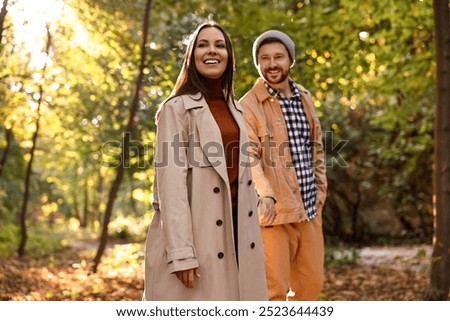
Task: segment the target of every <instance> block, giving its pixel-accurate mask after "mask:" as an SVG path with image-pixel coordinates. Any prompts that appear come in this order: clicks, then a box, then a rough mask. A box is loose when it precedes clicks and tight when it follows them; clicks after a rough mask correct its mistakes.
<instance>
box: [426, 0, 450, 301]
mask: <svg viewBox="0 0 450 321" xmlns="http://www.w3.org/2000/svg"><path fill="white" fill-rule="evenodd" d="M433 6H434V20H435V33H436V65H437V72H436V75H437V109H436V114H435V124H434V125H435V126H434V153H435V154H434V193H435V195H434V239H433V255H432V262H431V276H430V289H429V293H428V299H429V300H448V297H449V287H450V207H449V204H450V17H449V16H450V12H449V9H450V8H449V7H450V5H449V1H448V0H433Z"/></svg>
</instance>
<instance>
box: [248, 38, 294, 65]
mask: <svg viewBox="0 0 450 321" xmlns="http://www.w3.org/2000/svg"><path fill="white" fill-rule="evenodd" d="M269 38H275V39H277V40H279V41H280V42H281V43H282V44H283V45H284V46H285V47H286V49H287V51H288V52H289V57H290V58H291V60H292V64H294V61H295V44H294V42H293V41H292V39H291V38H289V36H288V35H287V34H285V33H283V32H281V31H278V30H268V31H266V32H264V33H262V34H261V35H260V36H259V37H258V38H256V40H255V42H254V43H253V63H254V64H255V66H256V67H258V58H257V55H258V50H259V47H260V46H261V43H262V42H263V41H264V40H266V39H269Z"/></svg>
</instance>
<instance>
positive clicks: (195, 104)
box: [182, 92, 243, 113]
mask: <svg viewBox="0 0 450 321" xmlns="http://www.w3.org/2000/svg"><path fill="white" fill-rule="evenodd" d="M182 98H183V103H184V108H186V109H187V110H189V109H194V108H203V107H205V106H206V105H207V103H206V99H205V97H203V95H202V93H200V92H198V93H196V94H192V95H182ZM228 106H229V107H233V108H235V109H237V110H239V111H240V112H241V113H242V112H243V110H242V107H241V106H240V105H239V104H236V103H234V104H233V103H230V102H229V103H228Z"/></svg>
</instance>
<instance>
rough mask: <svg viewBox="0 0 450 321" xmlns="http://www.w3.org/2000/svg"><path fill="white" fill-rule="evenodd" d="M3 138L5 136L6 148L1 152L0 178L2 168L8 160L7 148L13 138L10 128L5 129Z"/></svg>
mask: <svg viewBox="0 0 450 321" xmlns="http://www.w3.org/2000/svg"><path fill="white" fill-rule="evenodd" d="M5 136H6V146H5V150H4V151H3V155H2V159H1V160H0V177H2V173H3V168H5V164H6V160H7V159H8V153H9V148H10V146H11V140H12V137H13V131H12V127H11V128H6V129H5Z"/></svg>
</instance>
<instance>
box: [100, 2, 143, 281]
mask: <svg viewBox="0 0 450 321" xmlns="http://www.w3.org/2000/svg"><path fill="white" fill-rule="evenodd" d="M151 3H152V0H147V1H146V4H145V10H144V22H143V26H142V42H141V55H140V64H139V70H138V75H137V78H136V84H135V88H134V95H133V101H132V103H131V106H130V113H129V117H128V123H127V125H126V127H125V131H124V140H123V145H122V146H121V156H122V157H121V163H120V164H119V166H117V172H116V177H115V179H114V181H113V183H112V185H111V189H110V191H109V197H108V202H107V205H106V210H105V214H104V218H103V227H102V233H101V236H100V244H99V247H98V250H97V254H96V256H95V258H94V262H93V263H94V264H93V266H92V270H93V271H94V272H96V271H97V267H98V265H99V264H100V260H101V257H102V255H103V253H104V251H105V248H106V244H107V242H108V224H109V222H110V219H111V214H112V210H113V206H114V201H115V199H116V197H117V193H118V191H119V187H120V184H121V183H122V180H123V176H124V172H125V166H126V163H127V161H128V160H129V157H130V155H129V151H130V141H131V136H132V134H133V131H134V127H135V125H134V124H135V117H136V113H137V111H138V109H139V101H140V92H141V88H142V81H143V78H144V68H145V67H146V52H147V49H146V48H147V39H148V32H149V24H150V9H151Z"/></svg>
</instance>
